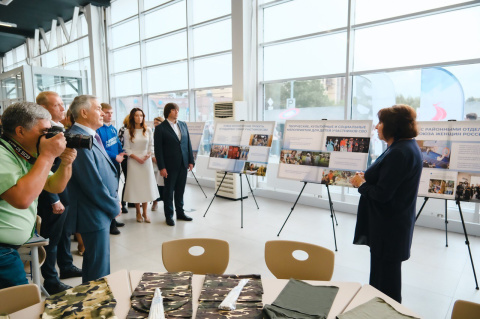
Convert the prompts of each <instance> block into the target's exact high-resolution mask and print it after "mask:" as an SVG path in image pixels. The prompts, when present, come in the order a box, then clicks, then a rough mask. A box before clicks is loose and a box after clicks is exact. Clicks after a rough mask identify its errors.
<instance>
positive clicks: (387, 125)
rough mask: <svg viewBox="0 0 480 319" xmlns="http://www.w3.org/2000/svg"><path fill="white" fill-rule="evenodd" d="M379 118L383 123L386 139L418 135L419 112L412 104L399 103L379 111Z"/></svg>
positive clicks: (383, 132)
mask: <svg viewBox="0 0 480 319" xmlns="http://www.w3.org/2000/svg"><path fill="white" fill-rule="evenodd" d="M377 115H378V120H379V121H380V122H381V123H383V131H382V134H383V136H384V137H385V139H390V138H393V139H394V140H398V139H402V138H413V137H416V136H417V135H418V127H417V121H416V119H417V112H415V109H414V108H412V107H411V106H408V105H405V104H397V105H394V106H392V107H386V108H383V109H381V110H380V111H378V113H377Z"/></svg>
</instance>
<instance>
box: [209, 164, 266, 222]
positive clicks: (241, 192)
mask: <svg viewBox="0 0 480 319" xmlns="http://www.w3.org/2000/svg"><path fill="white" fill-rule="evenodd" d="M227 173H229V172H225V174H224V175H223V178H222V181H221V182H220V184H219V185H218V188H217V191H216V192H215V194H214V195H213V198H212V201H211V202H210V205H208V207H207V210H206V211H205V214H203V217H205V215H207V212H208V210H209V209H210V206H211V205H212V203H213V201H214V200H215V197H217V193H218V191H219V190H220V187H222V183H223V180H224V179H225V177H226V176H227ZM233 174H236V173H233ZM238 174H240V201H241V207H242V210H241V212H242V214H241V216H242V217H241V228H243V185H242V173H238ZM246 175H247V174H245V178H246V179H247V183H248V187H249V188H250V192H251V193H252V196H253V199H254V200H255V205H257V209H260V208H259V207H258V203H257V199H256V198H255V195H254V194H253V190H252V186H251V185H250V181H249V180H248V177H247V176H246Z"/></svg>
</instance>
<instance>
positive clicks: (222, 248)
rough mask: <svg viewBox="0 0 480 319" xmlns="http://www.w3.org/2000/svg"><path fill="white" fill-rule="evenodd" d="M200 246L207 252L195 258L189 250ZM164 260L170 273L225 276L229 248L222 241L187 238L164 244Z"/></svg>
mask: <svg viewBox="0 0 480 319" xmlns="http://www.w3.org/2000/svg"><path fill="white" fill-rule="evenodd" d="M195 246H200V247H202V248H203V249H204V250H205V251H204V253H203V254H201V255H198V256H194V255H192V254H191V253H190V252H189V250H190V248H192V247H195ZM162 259H163V265H164V266H165V269H167V271H169V272H177V271H191V272H193V273H194V274H199V275H204V274H207V273H209V274H223V273H224V272H225V269H227V266H228V260H229V246H228V243H227V242H226V241H224V240H220V239H212V238H186V239H177V240H172V241H166V242H164V243H163V244H162Z"/></svg>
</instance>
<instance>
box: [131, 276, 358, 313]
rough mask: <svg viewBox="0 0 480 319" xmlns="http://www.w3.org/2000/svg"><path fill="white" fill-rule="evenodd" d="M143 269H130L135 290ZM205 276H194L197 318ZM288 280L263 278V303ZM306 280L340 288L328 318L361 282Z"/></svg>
mask: <svg viewBox="0 0 480 319" xmlns="http://www.w3.org/2000/svg"><path fill="white" fill-rule="evenodd" d="M143 273H144V272H143V271H139V270H132V271H130V282H131V284H132V287H131V288H132V291H134V290H135V288H136V287H137V285H138V283H139V282H140V280H141V279H142V275H143ZM204 279H205V276H203V275H193V278H192V301H193V316H192V318H195V316H196V313H197V307H198V299H199V298H200V293H201V291H202V286H203V281H204ZM287 282H288V280H286V279H275V278H262V285H263V298H262V299H263V300H262V302H263V304H271V303H272V302H273V301H274V300H275V298H277V296H278V294H279V293H280V291H282V289H283V288H284V287H285V285H286V284H287ZM305 282H307V283H309V284H311V285H315V286H336V287H338V288H339V290H338V293H337V296H336V298H335V301H334V302H333V304H332V308H331V309H330V313H329V314H328V317H327V319H335V316H337V315H338V314H341V313H342V311H343V310H344V309H345V308H346V307H347V305H348V304H349V303H350V301H351V300H352V299H353V297H354V296H355V294H356V293H357V292H358V291H359V290H360V288H361V286H362V285H361V284H360V283H357V282H337V281H310V280H305Z"/></svg>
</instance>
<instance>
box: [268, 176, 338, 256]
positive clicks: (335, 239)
mask: <svg viewBox="0 0 480 319" xmlns="http://www.w3.org/2000/svg"><path fill="white" fill-rule="evenodd" d="M307 183H309V182H305V181H304V182H303V187H302V190H301V191H300V194H298V197H297V200H296V201H295V203H294V204H293V207H292V209H291V210H290V213H289V214H288V216H287V219H285V222H284V223H283V226H282V228H280V231H279V232H278V234H277V236H280V233H281V232H282V229H283V227H284V226H285V224H286V223H287V220H288V219H289V218H290V215H291V214H292V212H293V210H294V209H295V206H296V205H297V203H298V200H299V199H300V196H302V193H303V190H304V189H305V186H307ZM310 183H313V182H310ZM314 184H318V183H314ZM325 186H327V193H328V202H329V204H330V218H331V219H332V228H333V240H334V242H335V251H338V249H337V237H336V235H335V224H336V225H337V226H338V222H337V216H336V215H335V210H334V209H333V202H332V197H331V196H330V189H329V188H328V184H325ZM334 218H335V222H333V219H334Z"/></svg>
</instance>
